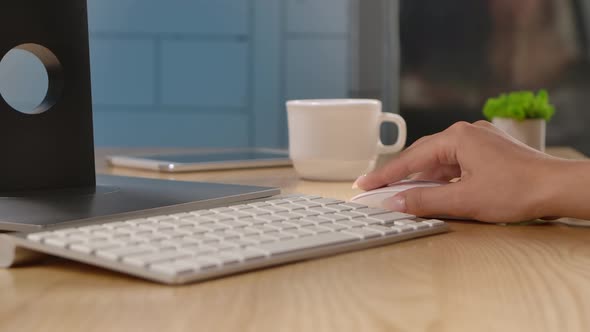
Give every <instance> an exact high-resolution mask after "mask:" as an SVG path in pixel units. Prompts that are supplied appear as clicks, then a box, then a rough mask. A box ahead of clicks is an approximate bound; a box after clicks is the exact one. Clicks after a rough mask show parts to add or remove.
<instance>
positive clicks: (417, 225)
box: [408, 222, 430, 230]
mask: <svg viewBox="0 0 590 332" xmlns="http://www.w3.org/2000/svg"><path fill="white" fill-rule="evenodd" d="M408 225H410V226H412V227H413V228H414V229H415V230H422V229H428V228H430V225H428V224H427V223H423V222H415V223H413V224H408Z"/></svg>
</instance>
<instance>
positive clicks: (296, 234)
mask: <svg viewBox="0 0 590 332" xmlns="http://www.w3.org/2000/svg"><path fill="white" fill-rule="evenodd" d="M283 233H286V234H289V235H293V236H294V237H296V238H300V237H306V236H311V235H313V232H310V231H306V230H305V229H303V228H301V229H289V230H287V231H284V232H283Z"/></svg>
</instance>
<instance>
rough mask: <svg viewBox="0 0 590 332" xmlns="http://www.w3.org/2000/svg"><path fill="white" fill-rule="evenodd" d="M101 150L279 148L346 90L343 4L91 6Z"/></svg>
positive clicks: (198, 1) (106, 2) (134, 0)
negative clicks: (310, 101)
mask: <svg viewBox="0 0 590 332" xmlns="http://www.w3.org/2000/svg"><path fill="white" fill-rule="evenodd" d="M88 8H89V29H90V44H91V64H92V83H93V98H94V118H95V136H96V144H97V145H99V146H212V147H217V146H277V147H281V146H286V144H287V141H286V120H285V119H286V117H285V110H284V101H285V100H286V99H292V98H317V97H345V96H346V95H347V94H348V91H349V71H348V68H349V62H350V60H349V57H350V54H349V48H350V47H349V42H350V32H349V30H350V27H349V26H350V20H349V17H350V16H351V15H350V14H351V13H350V10H351V8H350V3H349V0H168V1H162V0H88Z"/></svg>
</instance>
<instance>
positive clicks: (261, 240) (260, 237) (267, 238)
mask: <svg viewBox="0 0 590 332" xmlns="http://www.w3.org/2000/svg"><path fill="white" fill-rule="evenodd" d="M245 239H247V240H249V241H253V242H256V243H267V242H275V241H276V240H275V238H274V237H272V236H268V235H251V236H248V237H247V238H245Z"/></svg>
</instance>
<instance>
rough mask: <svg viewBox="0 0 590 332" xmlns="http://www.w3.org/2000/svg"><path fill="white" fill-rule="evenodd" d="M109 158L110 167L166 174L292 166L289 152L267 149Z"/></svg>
mask: <svg viewBox="0 0 590 332" xmlns="http://www.w3.org/2000/svg"><path fill="white" fill-rule="evenodd" d="M107 161H108V163H109V164H110V165H111V166H120V167H130V168H139V169H144V170H151V171H158V172H166V173H176V172H193V171H208V170H222V169H236V168H256V167H277V166H290V165H291V160H290V159H289V152H288V151H286V150H277V149H266V148H244V149H223V150H214V151H206V152H190V153H176V154H148V155H134V156H123V155H119V156H116V155H114V156H108V157H107Z"/></svg>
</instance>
